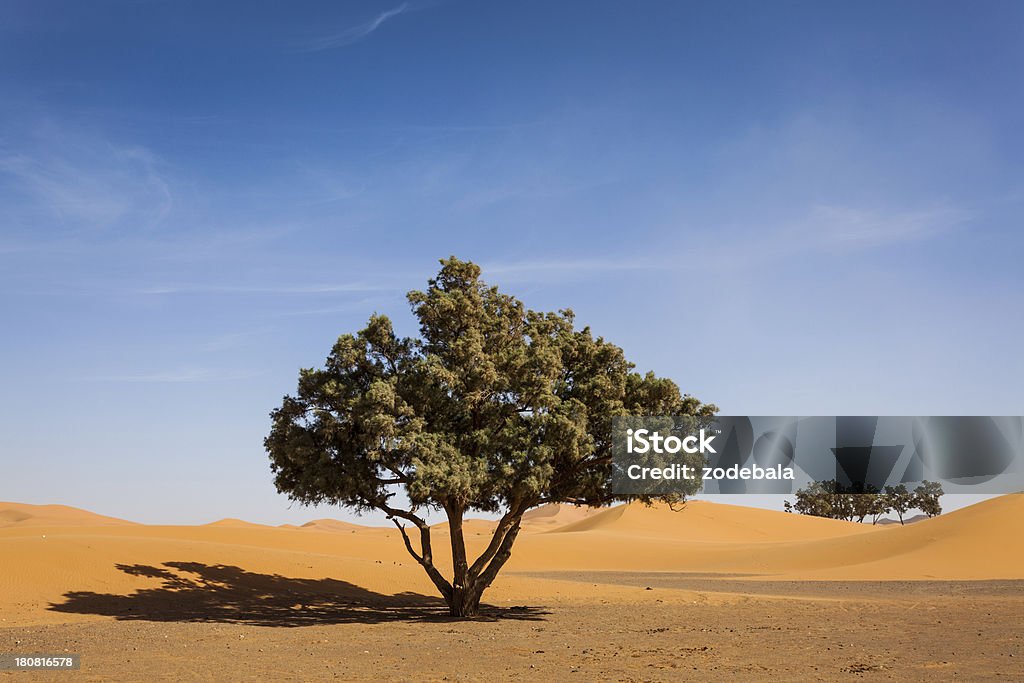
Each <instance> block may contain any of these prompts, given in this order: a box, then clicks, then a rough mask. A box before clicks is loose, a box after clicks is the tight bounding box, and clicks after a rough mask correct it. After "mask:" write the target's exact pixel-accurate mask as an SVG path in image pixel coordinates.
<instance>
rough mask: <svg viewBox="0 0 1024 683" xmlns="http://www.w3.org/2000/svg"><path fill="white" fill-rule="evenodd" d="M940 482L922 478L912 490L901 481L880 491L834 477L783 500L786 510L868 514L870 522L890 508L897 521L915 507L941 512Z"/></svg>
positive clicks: (850, 517)
mask: <svg viewBox="0 0 1024 683" xmlns="http://www.w3.org/2000/svg"><path fill="white" fill-rule="evenodd" d="M943 493H944V492H943V490H942V485H941V484H939V483H938V482H934V481H927V480H925V481H923V482H921V484H920V485H919V486H918V487H917V488H915V489H914V490H913V491H910V490H909V489H907V487H906V485H904V484H897V485H895V486H886V487H885V490H884V491H879V490H878V489H877V488H876V487H874V486H871V485H866V486H865V485H861V484H857V485H849V486H844V485H842V484H840V483H838V482H837V481H836V480H835V479H828V480H826V481H816V482H812V483H811V484H808V485H807V486H806V487H804V488H802V489H800V490H799V491H797V492H796V501H795V502H790V501H788V500H787V501H786V502H785V505H784V507H785V510H786V512H797V513H800V514H802V515H812V516H814V517H830V518H832V519H845V520H847V521H857V522H863V521H864V520H865V519H866V518H867V517H871V523H872V524H877V523H878V520H879V519H880V518H881V517H882V516H883V515H887V514H889V513H890V512H895V513H896V516H897V518H898V519H899V521H900V524H903V516H904V515H905V514H906V513H907V512H908V511H910V510H912V509H914V508H917V509H918V510H920V511H921V512H923V513H924V514H925V515H927V516H928V517H935V516H936V515H939V514H941V513H942V505H941V504H940V502H939V499H940V498H941V497H942V495H943Z"/></svg>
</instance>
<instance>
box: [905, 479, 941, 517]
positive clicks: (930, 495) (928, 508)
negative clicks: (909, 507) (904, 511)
mask: <svg viewBox="0 0 1024 683" xmlns="http://www.w3.org/2000/svg"><path fill="white" fill-rule="evenodd" d="M943 493H944V491H943V490H942V484H940V483H938V482H936V481H928V480H927V479H926V480H924V481H922V482H921V484H920V486H918V487H917V488H916V489H914V494H913V496H914V503H913V505H914V507H916V508H917V509H918V510H920V511H921V512H923V513H924V514H925V515H927V516H928V517H935V516H936V515H941V514H942V504H941V503H940V502H939V498H941V497H942V494H943Z"/></svg>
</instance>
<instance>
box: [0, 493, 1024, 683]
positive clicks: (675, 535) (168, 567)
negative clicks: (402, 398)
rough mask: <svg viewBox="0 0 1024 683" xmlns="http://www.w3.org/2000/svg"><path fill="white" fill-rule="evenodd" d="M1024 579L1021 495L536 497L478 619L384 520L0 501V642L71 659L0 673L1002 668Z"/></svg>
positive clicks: (927, 672) (478, 526) (475, 527)
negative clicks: (598, 506) (623, 500)
mask: <svg viewBox="0 0 1024 683" xmlns="http://www.w3.org/2000/svg"><path fill="white" fill-rule="evenodd" d="M491 528H492V523H491V522H487V521H483V520H477V521H471V522H469V523H468V532H467V533H468V534H469V535H470V537H471V538H472V539H474V542H475V543H477V544H479V545H480V546H481V547H482V544H483V543H484V542H485V540H486V539H487V538H488V536H487V534H488V532H489V530H490V529H491ZM445 533H446V531H445V528H444V526H443V525H442V526H439V527H436V528H435V541H434V543H435V548H436V550H435V553H436V554H438V555H440V549H441V548H443V546H444V535H445ZM1022 588H1024V495H1021V494H1014V495H1009V496H1003V497H1000V498H995V499H992V500H988V501H985V502H983V503H979V504H977V505H974V506H971V507H968V508H964V509H961V510H957V511H955V512H952V513H949V514H946V515H942V516H939V517H936V518H933V519H929V520H925V521H921V522H917V523H914V524H912V525H908V526H905V527H901V526H898V525H896V526H892V525H890V526H884V527H882V526H876V527H872V526H870V525H866V524H854V523H850V522H842V521H835V520H827V519H818V518H811V517H801V516H797V515H788V514H785V513H782V512H773V511H767V510H760V509H755V508H744V507H738V506H731V505H721V504H715V503H710V502H704V501H692V502H690V503H688V504H687V506H686V507H685V509H684V510H682V511H680V512H676V511H672V510H669V509H667V508H660V507H654V508H645V507H643V506H639V505H628V506H619V507H616V508H611V509H607V510H600V511H595V510H585V509H577V508H571V507H554V506H552V507H546V508H541V509H538V510H535V511H533V512H531V513H530V514H529V516H528V518H527V519H526V520H525V524H524V531H523V533H522V534H521V535H520V537H519V541H518V542H517V545H516V548H515V551H514V554H513V558H512V560H511V561H510V562H509V564H508V565H507V566H506V568H505V570H504V572H503V573H502V575H500V576H499V578H498V580H497V581H496V582H495V584H494V586H492V588H491V589H490V590H489V591H488V593H487V594H485V596H484V600H485V602H486V603H487V604H488V607H487V609H486V610H485V614H484V616H483V617H482V618H480V619H479V620H475V621H455V620H451V619H449V618H448V617H446V616H445V610H444V609H443V604H442V602H441V601H440V599H439V598H438V597H436V596H435V594H434V591H433V587H432V585H431V584H430V582H429V581H428V580H427V579H426V577H425V576H424V574H423V573H422V570H421V569H420V568H419V567H418V566H417V565H416V564H415V562H413V561H412V560H411V558H409V556H408V555H407V554H406V552H405V549H404V547H403V546H402V543H401V541H400V540H399V537H398V532H397V530H394V529H388V528H377V527H367V526H359V525H355V524H350V523H346V522H341V521H337V520H329V519H328V520H317V521H314V522H310V523H309V524H306V525H304V526H302V527H295V526H282V527H268V526H261V525H256V524H249V523H247V522H244V521H242V520H235V519H226V520H221V521H219V522H215V523H212V524H208V525H204V526H152V525H141V524H133V523H131V522H125V521H121V520H117V519H112V518H109V517H101V516H99V515H95V514H92V513H90V512H86V511H83V510H77V509H75V508H68V507H63V506H56V505H54V506H35V505H25V504H16V503H0V653H79V654H81V655H82V664H81V670H79V671H74V672H67V671H65V672H31V673H27V672H0V678H3V679H4V680H6V679H11V680H20V679H29V678H31V679H32V680H70V679H76V680H88V681H101V680H138V681H147V680H175V681H180V680H310V681H313V680H334V679H337V680H371V679H372V680H454V681H463V680H479V681H490V680H507V679H513V678H515V679H525V680H552V679H560V680H570V681H571V680H580V681H589V680H617V681H660V680H749V681H760V680H768V679H771V680H778V681H787V680H794V681H796V680H799V681H803V680H823V681H833V680H878V681H883V680H899V681H904V680H954V679H962V680H972V681H973V680H1007V681H1008V680H1021V678H1022V676H1024V666H1022V662H1024V591H1022Z"/></svg>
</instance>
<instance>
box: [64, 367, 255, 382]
mask: <svg viewBox="0 0 1024 683" xmlns="http://www.w3.org/2000/svg"><path fill="white" fill-rule="evenodd" d="M259 374H260V373H257V372H243V371H226V370H216V369H213V368H178V369H175V370H162V371H159V372H152V373H141V374H125V375H120V374H111V375H90V376H86V377H81V378H80V381H82V382H111V383H128V384H191V383H197V382H229V381H235V380H242V379H249V378H251V377H256V376H257V375H259Z"/></svg>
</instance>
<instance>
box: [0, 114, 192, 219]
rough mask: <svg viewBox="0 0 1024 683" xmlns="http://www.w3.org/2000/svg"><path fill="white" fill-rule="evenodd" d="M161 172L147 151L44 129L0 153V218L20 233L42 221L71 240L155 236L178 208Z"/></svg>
mask: <svg viewBox="0 0 1024 683" xmlns="http://www.w3.org/2000/svg"><path fill="white" fill-rule="evenodd" d="M158 165H159V162H158V160H157V159H156V158H155V157H154V155H153V154H152V153H151V152H149V150H147V149H145V148H142V147H138V146H129V147H125V146H118V145H114V144H112V143H110V142H109V141H106V140H102V139H96V138H93V137H89V136H84V135H78V134H75V133H73V132H69V131H67V130H64V129H62V128H59V127H56V126H53V125H48V126H42V127H41V129H40V130H38V131H36V132H35V133H34V134H32V135H29V136H28V137H27V138H26V140H25V141H24V144H19V145H18V147H17V148H12V147H11V146H10V145H4V146H0V199H3V205H4V209H3V211H2V213H0V218H2V219H3V220H4V222H5V223H6V224H7V226H8V227H11V226H15V227H17V226H21V227H22V228H26V227H30V226H31V224H33V223H36V222H38V221H39V219H44V222H46V223H47V224H53V223H54V222H55V223H56V225H59V226H60V227H61V228H63V230H64V231H66V232H74V231H83V230H86V231H88V230H104V229H113V228H118V227H125V228H132V229H135V230H139V229H143V230H144V229H149V228H153V227H155V226H157V225H159V224H160V223H161V222H162V221H163V220H164V218H165V217H166V216H167V214H168V213H169V212H170V210H171V207H172V205H173V197H172V193H171V189H170V185H169V183H168V182H167V181H166V179H165V178H164V177H163V175H162V174H161V173H160V172H159V171H158V170H157V167H158ZM54 219H56V220H55V221H54Z"/></svg>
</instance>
